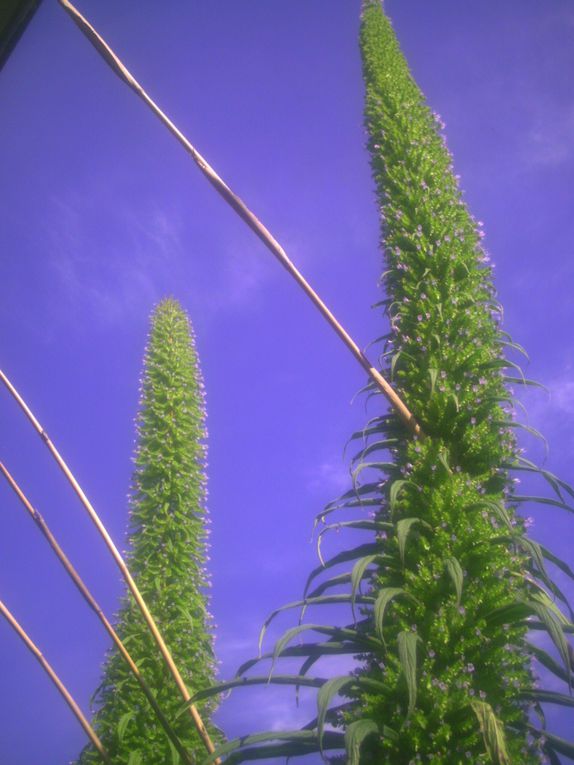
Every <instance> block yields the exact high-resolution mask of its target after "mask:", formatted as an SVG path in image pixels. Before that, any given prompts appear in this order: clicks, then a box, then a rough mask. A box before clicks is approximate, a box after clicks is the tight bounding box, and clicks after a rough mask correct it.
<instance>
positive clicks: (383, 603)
mask: <svg viewBox="0 0 574 765" xmlns="http://www.w3.org/2000/svg"><path fill="white" fill-rule="evenodd" d="M399 595H401V596H403V597H407V598H410V599H411V600H413V596H412V595H410V593H408V592H407V591H406V590H404V589H403V588H402V587H383V588H382V589H381V590H380V592H379V594H378V595H377V599H376V601H375V608H374V618H375V629H376V631H377V634H378V636H379V637H380V638H381V641H382V642H383V644H384V642H385V638H384V635H383V622H384V618H385V611H386V610H387V606H388V605H389V603H390V602H391V601H392V600H393V599H394V598H397V597H398V596H399Z"/></svg>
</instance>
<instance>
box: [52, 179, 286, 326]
mask: <svg viewBox="0 0 574 765" xmlns="http://www.w3.org/2000/svg"><path fill="white" fill-rule="evenodd" d="M45 227H46V232H47V241H48V253H49V270H50V274H51V281H52V284H51V285H50V287H51V290H52V292H53V294H54V297H55V300H54V301H53V311H54V313H55V314H56V316H58V317H60V318H61V317H62V316H64V317H65V319H66V320H69V319H70V317H71V316H72V317H73V318H74V319H75V320H76V321H78V320H81V318H82V317H84V318H87V317H89V320H90V321H92V320H96V321H98V322H100V323H102V324H106V325H110V324H112V325H114V324H117V323H118V322H120V321H126V320H129V319H131V318H134V317H141V315H142V312H143V313H144V314H145V315H146V316H147V313H148V312H149V310H150V308H151V306H152V305H153V304H154V303H155V302H157V301H158V300H159V299H161V298H162V297H164V296H165V295H167V294H173V293H176V294H179V295H181V294H182V291H183V292H184V294H185V293H187V294H188V295H189V298H190V302H191V303H192V304H193V305H194V306H195V307H196V310H197V312H198V313H201V316H202V320H203V321H206V320H207V321H209V320H210V319H211V318H212V317H213V316H214V315H216V314H219V313H220V312H222V311H230V310H231V311H234V310H243V309H245V308H246V307H248V306H252V305H253V303H254V302H255V300H256V299H257V296H258V295H259V294H260V293H261V291H262V290H263V289H264V287H265V285H266V284H267V283H268V282H269V281H270V280H271V279H273V278H274V275H275V273H277V272H278V269H277V267H276V264H274V263H271V262H270V258H268V257H266V253H265V252H262V251H261V247H260V245H258V243H257V242H256V241H254V242H253V246H252V247H246V248H245V249H243V250H238V248H237V245H236V244H235V243H233V242H229V241H226V239H225V236H226V234H225V233H224V232H222V231H221V230H219V231H214V237H213V245H212V247H211V248H210V249H211V252H210V253H209V258H210V259H211V260H209V261H208V258H207V257H206V256H202V257H201V258H198V257H192V255H191V254H190V253H195V252H197V250H198V246H197V243H196V242H195V241H194V237H195V236H196V234H197V231H196V230H194V229H193V227H191V228H190V227H189V226H188V227H186V225H185V224H184V217H183V216H182V215H181V214H180V211H179V209H178V208H177V206H174V205H173V204H171V203H169V202H168V203H167V204H166V206H164V207H162V206H158V205H149V206H148V207H147V208H146V209H143V208H142V206H141V205H139V206H133V205H131V204H130V203H129V202H128V201H125V200H123V201H122V202H121V204H117V199H116V200H115V202H114V200H113V199H112V198H111V197H110V198H106V195H105V194H103V193H102V191H101V189H98V187H97V186H96V187H95V188H94V190H93V193H85V194H84V195H80V194H76V193H70V194H68V195H66V196H61V197H59V198H54V199H52V201H51V206H50V210H49V214H48V218H47V220H46V223H45ZM204 235H205V233H204ZM214 261H215V262H214Z"/></svg>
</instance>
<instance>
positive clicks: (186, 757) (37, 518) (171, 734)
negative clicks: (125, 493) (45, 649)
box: [0, 462, 194, 765]
mask: <svg viewBox="0 0 574 765" xmlns="http://www.w3.org/2000/svg"><path fill="white" fill-rule="evenodd" d="M0 472H1V473H2V474H3V476H4V478H5V479H6V480H7V481H8V484H9V485H10V487H11V489H12V490H13V491H14V493H15V494H16V496H17V497H18V499H19V500H20V502H21V503H22V505H23V506H24V507H25V508H26V510H27V511H28V513H29V515H30V516H31V517H32V520H33V521H34V523H35V524H36V526H38V528H39V529H40V531H41V532H42V534H43V535H44V537H45V538H46V540H47V541H48V544H49V545H50V547H51V548H52V550H53V551H54V552H55V553H56V555H57V557H58V559H59V561H60V563H61V564H62V565H63V567H64V568H65V569H66V571H67V573H68V574H69V576H70V578H71V579H72V581H73V582H74V584H75V585H76V587H77V588H78V590H79V591H80V594H81V595H82V597H83V598H84V600H85V601H86V603H87V604H88V605H89V607H90V608H91V609H92V611H94V613H95V614H96V616H97V617H98V619H99V620H100V621H101V622H102V624H103V625H104V627H105V629H106V631H107V633H108V634H109V636H110V637H111V638H112V640H113V641H114V643H115V645H116V647H117V649H118V651H119V652H120V654H121V655H122V657H123V659H124V660H125V662H126V664H127V665H128V667H129V668H130V670H131V672H132V674H133V675H134V677H135V678H136V680H137V682H138V683H139V685H140V688H141V689H142V691H143V693H144V694H145V697H146V698H147V700H148V702H149V704H150V706H151V707H152V709H153V711H154V712H155V714H156V716H157V718H158V720H159V722H160V723H161V725H162V727H163V729H164V731H165V733H166V735H167V736H168V738H169V739H170V741H171V742H172V743H173V745H174V746H175V748H176V749H177V751H178V753H179V755H180V756H181V757H182V758H183V761H184V762H186V763H187V764H188V765H194V760H193V759H192V757H191V755H190V754H189V752H187V751H186V750H185V748H184V747H183V745H182V743H181V741H180V740H179V738H178V736H177V734H176V733H175V731H174V730H173V728H172V726H171V725H170V723H169V721H168V719H167V718H166V716H165V715H164V714H163V712H162V711H161V708H160V707H159V704H158V703H157V700H156V698H155V696H154V695H153V693H152V691H151V689H150V687H149V686H148V684H147V683H146V681H145V679H144V677H143V675H142V673H141V672H140V670H139V669H138V667H137V665H136V663H135V662H134V660H133V659H132V657H131V655H130V653H129V652H128V650H127V648H126V647H125V645H124V644H123V642H122V640H121V638H120V637H119V635H118V633H117V632H116V631H115V629H114V628H113V627H112V625H111V624H110V622H109V621H108V619H107V618H106V615H105V614H104V612H103V611H102V609H101V608H100V606H99V605H98V603H97V602H96V600H95V598H94V597H93V595H92V594H91V592H90V591H89V589H88V587H87V586H86V584H85V582H84V581H83V579H82V578H81V577H80V575H79V574H78V572H77V571H76V569H75V568H74V566H73V565H72V563H71V562H70V560H69V558H68V557H67V555H66V554H65V553H64V551H63V550H62V548H61V547H60V545H59V544H58V542H57V541H56V538H55V537H54V535H53V534H52V532H51V531H50V528H49V526H48V524H47V523H46V521H45V520H44V518H43V517H42V515H41V514H40V513H39V512H38V510H36V508H34V507H33V506H32V504H31V502H30V501H29V500H28V498H27V497H26V495H25V494H24V492H23V491H22V489H21V488H20V487H19V486H18V484H17V483H16V481H15V480H14V478H13V477H12V475H10V473H9V472H8V469H7V468H6V466H5V465H4V464H3V463H2V462H0Z"/></svg>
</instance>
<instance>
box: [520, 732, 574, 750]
mask: <svg viewBox="0 0 574 765" xmlns="http://www.w3.org/2000/svg"><path fill="white" fill-rule="evenodd" d="M527 727H528V729H529V730H530V731H531V732H532V733H534V734H535V735H536V736H537V737H538V738H540V737H541V736H543V737H544V738H545V739H546V746H550V747H551V748H552V749H554V751H555V752H558V754H564V755H565V756H566V757H571V758H574V742H572V741H566V739H564V738H560V737H559V736H555V735H554V734H553V733H550V732H549V731H547V730H539V729H538V728H535V727H534V726H533V725H528V726H527ZM545 748H546V747H545Z"/></svg>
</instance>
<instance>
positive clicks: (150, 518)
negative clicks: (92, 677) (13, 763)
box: [79, 300, 215, 765]
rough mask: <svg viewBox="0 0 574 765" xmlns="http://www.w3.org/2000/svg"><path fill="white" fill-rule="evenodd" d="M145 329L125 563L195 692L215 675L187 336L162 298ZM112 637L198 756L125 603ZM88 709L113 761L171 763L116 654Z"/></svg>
mask: <svg viewBox="0 0 574 765" xmlns="http://www.w3.org/2000/svg"><path fill="white" fill-rule="evenodd" d="M151 325H152V326H151V333H150V336H149V339H148V344H147V348H146V352H145V357H144V373H143V386H142V393H141V400H140V411H139V414H138V416H137V419H136V431H137V447H136V452H135V465H136V467H135V472H134V476H133V488H132V494H131V500H130V529H129V541H130V553H129V561H130V568H131V570H132V572H133V574H134V577H135V579H136V581H137V584H138V586H139V587H140V589H141V591H142V593H143V595H144V597H145V598H146V600H147V602H148V603H149V606H150V610H151V611H152V613H153V615H154V616H155V618H156V619H157V621H158V623H159V624H160V626H161V628H162V630H163V634H164V635H165V639H166V642H167V644H168V646H169V648H170V650H171V652H172V654H173V656H174V659H175V661H176V662H177V664H178V666H179V667H180V670H181V672H182V675H183V677H184V681H185V683H186V685H188V687H189V688H190V689H192V691H198V690H201V689H203V688H205V687H206V686H208V685H211V684H213V681H214V677H215V659H214V653H213V638H212V635H211V634H210V618H209V616H208V611H207V605H208V598H207V595H206V594H205V587H206V586H207V585H208V583H209V575H208V572H207V570H206V567H205V562H206V560H207V558H208V556H207V549H208V543H207V534H206V529H205V523H206V521H207V510H206V496H205V495H206V488H205V454H206V450H205V444H204V436H205V422H204V420H205V415H204V411H205V410H204V394H203V389H202V381H201V373H200V370H199V364H198V359H197V354H196V351H195V344H194V338H193V332H192V329H191V325H190V323H189V320H188V318H187V316H186V314H185V312H184V311H183V309H182V308H181V306H180V305H179V304H178V303H177V302H176V301H175V300H164V301H163V302H161V303H160V304H159V305H158V306H157V308H156V309H155V311H154V313H153V316H152V322H151ZM118 632H119V633H120V635H121V636H122V638H123V639H124V641H127V642H128V645H129V646H130V651H131V652H132V655H133V656H134V658H135V659H136V660H137V661H138V662H139V666H140V667H141V668H142V672H143V673H144V675H145V677H146V679H147V680H148V683H149V684H150V685H151V686H152V688H153V689H154V692H155V695H156V698H157V700H158V702H159V704H160V706H161V708H162V710H163V711H164V713H165V714H166V715H167V716H168V718H169V719H170V720H171V721H172V722H173V724H174V727H175V728H176V730H177V733H178V735H179V737H180V739H181V741H182V742H183V743H184V744H185V746H186V748H188V750H189V751H190V752H192V753H195V755H196V756H197V758H198V760H199V759H200V758H202V757H204V756H205V750H204V747H203V744H202V742H201V741H200V739H199V737H198V735H197V734H195V732H194V731H193V729H192V728H191V726H190V724H189V721H188V719H187V717H186V716H180V717H179V718H177V719H176V714H177V712H178V711H179V709H180V706H181V700H180V698H179V696H178V694H177V692H176V689H175V686H174V685H173V684H172V681H171V680H170V678H169V677H168V676H167V673H166V671H165V670H164V668H163V665H162V664H161V663H160V661H159V659H158V657H157V650H156V648H155V645H153V643H152V641H151V639H149V638H148V636H147V633H146V632H145V630H144V628H143V623H142V619H141V616H140V615H139V612H138V611H137V610H136V609H135V607H134V606H133V603H132V602H131V601H130V600H129V599H128V598H126V599H125V600H124V602H123V605H122V608H121V612H120V616H119V621H118ZM97 704H98V706H99V710H98V713H97V715H96V729H97V730H98V732H99V733H100V735H101V738H102V740H103V741H104V742H106V744H107V745H108V747H109V750H110V752H111V753H112V754H113V756H114V757H116V758H117V759H118V762H127V761H128V759H129V757H130V753H133V752H139V755H140V762H141V763H148V762H149V763H152V762H153V763H156V762H157V763H163V762H172V752H171V747H170V743H169V741H168V740H167V738H166V737H165V735H164V733H163V731H162V730H161V729H160V728H159V726H158V725H157V723H156V722H155V720H154V719H153V717H152V716H151V715H150V714H149V712H148V710H147V709H146V708H145V706H144V705H143V704H142V703H141V692H140V693H139V695H138V688H137V686H136V685H135V684H134V682H133V680H132V678H131V677H130V675H129V674H128V672H126V669H125V667H124V664H123V662H122V661H121V660H120V657H119V656H118V654H117V652H112V653H111V654H110V655H109V656H108V659H107V662H106V666H105V670H104V677H103V680H102V684H101V685H100V688H99V690H98V692H97ZM213 706H214V704H213V703H209V702H208V703H207V704H206V705H204V706H203V708H202V716H203V717H204V720H205V719H206V718H207V719H209V716H210V714H211V712H212V711H213ZM208 729H210V733H211V734H212V736H213V734H214V729H213V727H212V726H210V725H209V724H208ZM132 756H136V755H132ZM92 762H94V763H95V762H96V760H95V758H94V752H93V750H92V748H91V747H88V748H87V749H85V750H84V751H83V752H82V754H81V756H80V758H79V763H80V765H88V764H91V763H92Z"/></svg>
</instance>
